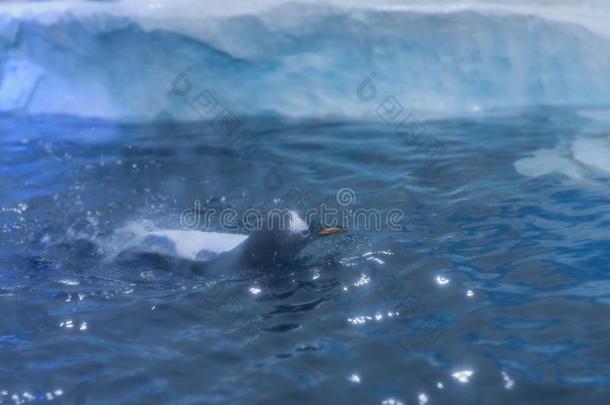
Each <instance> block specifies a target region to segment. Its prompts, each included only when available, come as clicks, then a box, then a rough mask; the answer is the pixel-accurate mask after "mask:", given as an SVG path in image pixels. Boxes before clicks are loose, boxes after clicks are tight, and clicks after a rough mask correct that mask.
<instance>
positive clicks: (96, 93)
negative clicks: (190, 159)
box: [0, 2, 610, 122]
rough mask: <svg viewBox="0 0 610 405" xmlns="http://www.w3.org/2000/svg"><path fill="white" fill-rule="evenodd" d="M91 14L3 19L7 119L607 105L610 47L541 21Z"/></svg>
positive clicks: (410, 12)
mask: <svg viewBox="0 0 610 405" xmlns="http://www.w3.org/2000/svg"><path fill="white" fill-rule="evenodd" d="M43 3H46V2H43ZM96 3H97V2H96ZM103 3H105V2H103ZM110 4H115V2H110ZM127 4H129V3H127ZM41 7H43V6H41ZM44 7H47V6H44ZM95 7H96V8H95V9H94V11H95V12H90V13H76V12H73V11H71V10H70V9H68V8H67V9H62V8H61V7H56V8H55V9H53V11H50V9H48V7H47V8H44V12H42V11H41V12H39V13H16V12H14V8H10V7H9V8H6V9H5V12H4V13H2V18H0V71H1V72H2V77H1V79H0V110H1V111H3V112H20V113H25V114H32V115H36V114H65V115H73V116H80V117H94V118H102V119H109V120H116V121H128V122H148V121H154V120H166V119H171V120H180V121H192V120H201V119H212V118H214V117H217V116H219V115H222V114H224V115H225V116H229V117H233V116H241V115H247V116H254V115H258V116H260V115H279V116H285V117H313V116H318V117H319V116H349V117H364V116H366V114H367V113H370V111H371V110H374V109H375V108H377V106H379V105H380V104H382V103H383V102H384V101H385V100H387V99H388V98H392V99H393V100H396V102H397V103H399V108H404V109H409V110H412V111H423V112H432V113H438V114H450V115H451V114H455V115H463V114H472V113H478V112H481V111H487V110H494V109H504V108H521V107H529V106H540V105H548V106H565V105H587V106H591V105H593V106H595V105H600V106H603V105H608V104H610V40H609V39H608V37H607V36H606V35H604V34H603V33H601V32H598V31H595V30H592V29H590V28H589V27H586V26H584V25H582V24H578V23H576V22H573V21H562V20H561V19H557V18H545V17H544V16H542V15H533V14H524V13H517V12H511V11H510V10H504V9H502V10H492V11H489V10H485V9H477V8H471V9H463V8H456V9H448V10H447V9H445V10H443V11H434V10H432V11H431V10H424V9H418V8H405V9H402V8H389V9H388V8H382V9H379V8H364V7H347V6H344V5H343V3H340V4H339V3H337V4H334V5H299V6H295V5H292V6H290V7H285V6H281V5H280V6H274V7H270V8H266V9H264V10H257V11H255V12H254V11H252V12H241V13H234V14H231V15H210V16H206V17H205V18H203V19H198V20H196V21H197V22H196V23H195V22H194V21H191V20H184V19H182V20H181V19H173V20H171V21H168V20H165V21H163V23H160V22H158V21H157V22H155V20H154V19H151V18H148V19H144V18H140V17H136V16H134V15H129V13H125V14H123V15H117V14H116V13H115V14H112V13H107V12H104V10H109V8H108V7H109V6H99V5H95ZM104 7H106V8H104ZM212 14H213V13H212ZM297 17H298V18H297ZM189 21H190V22H189Z"/></svg>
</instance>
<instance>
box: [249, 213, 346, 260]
mask: <svg viewBox="0 0 610 405" xmlns="http://www.w3.org/2000/svg"><path fill="white" fill-rule="evenodd" d="M312 222H313V221H312ZM343 232H346V229H345V228H341V227H320V226H318V225H316V224H314V223H309V224H308V223H307V222H306V221H305V220H304V219H303V218H302V217H301V216H300V215H299V214H298V213H297V212H296V211H293V210H290V211H283V212H282V214H281V215H268V218H267V222H266V224H265V226H263V229H261V230H259V231H257V232H255V233H254V234H253V235H251V236H250V237H249V238H248V241H247V248H246V255H247V256H248V258H249V262H250V263H251V264H253V265H264V266H277V265H282V264H287V263H290V262H291V261H293V260H294V258H295V257H296V256H297V255H298V254H299V253H300V252H301V251H302V250H303V249H304V248H305V247H306V246H307V245H308V244H309V243H311V242H313V241H314V240H316V239H318V238H323V237H328V236H331V235H336V234H339V233H343Z"/></svg>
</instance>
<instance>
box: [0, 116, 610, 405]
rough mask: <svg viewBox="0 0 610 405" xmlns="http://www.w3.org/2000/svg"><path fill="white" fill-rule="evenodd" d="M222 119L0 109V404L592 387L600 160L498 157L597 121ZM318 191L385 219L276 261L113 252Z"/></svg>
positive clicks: (608, 192) (602, 355) (603, 330)
mask: <svg viewBox="0 0 610 405" xmlns="http://www.w3.org/2000/svg"><path fill="white" fill-rule="evenodd" d="M245 125H246V126H247V128H249V129H250V131H251V134H252V136H253V138H252V140H251V141H249V142H237V143H231V141H230V140H229V139H227V137H226V136H225V135H226V134H224V135H223V134H221V133H219V132H218V131H215V130H214V128H213V126H211V125H210V124H209V123H201V124H184V125H178V124H158V125H148V126H130V125H114V124H111V123H108V122H103V121H91V120H78V119H72V118H66V117H63V118H62V117H46V118H37V119H36V118H20V117H4V118H2V119H1V120H0V126H1V128H2V138H1V140H0V152H1V153H0V162H1V163H0V171H1V177H0V179H1V183H0V185H1V186H2V187H0V207H3V208H2V209H1V212H0V218H1V222H0V227H1V228H0V231H1V233H0V237H1V240H2V243H1V246H2V247H1V249H0V311H1V313H2V317H0V401H3V402H4V403H13V402H20V401H28V400H29V399H31V398H36V399H38V400H40V401H56V402H66V403H88V404H90V403H108V402H120V403H167V402H169V403H270V402H272V401H273V402H277V403H295V402H296V403H311V402H314V401H316V402H319V403H346V402H348V401H351V402H353V403H382V401H386V402H384V403H387V404H391V403H399V402H398V401H400V402H402V403H408V404H413V403H425V402H426V401H427V402H428V403H430V404H437V403H507V404H509V403H549V404H551V403H552V404H557V403H574V402H576V401H584V403H604V402H606V401H607V399H608V398H610V367H609V366H608V363H609V362H608V360H610V352H609V351H608V343H609V342H608V340H609V338H610V329H609V327H608V316H607V306H608V304H610V293H609V292H608V291H609V289H608V285H609V279H608V274H609V271H610V260H609V259H610V253H609V252H610V249H609V248H610V234H609V232H608V225H609V224H610V215H609V214H608V212H607V207H608V204H610V188H609V183H608V179H607V178H605V177H603V176H600V175H595V176H588V177H587V178H586V179H584V180H582V179H581V180H571V179H569V178H567V177H565V176H562V175H559V174H552V173H551V174H548V175H544V176H540V177H527V176H523V175H521V174H520V173H518V172H517V171H516V170H515V165H514V163H515V162H516V161H518V160H519V159H522V158H523V157H525V156H527V155H528V154H529V153H531V152H534V151H536V150H539V149H543V148H554V147H555V145H557V144H558V143H560V142H562V141H566V139H567V140H569V139H572V138H575V137H578V136H583V134H586V135H587V136H591V135H595V134H604V133H607V132H605V131H607V130H608V128H607V126H606V125H605V124H603V122H602V121H594V120H592V119H586V118H583V117H582V116H579V115H577V114H576V112H575V111H573V110H534V111H526V112H519V113H517V112H515V113H514V114H511V115H503V116H495V117H493V116H490V117H485V118H476V119H475V118H472V119H453V120H437V121H430V122H425V123H423V124H422V125H423V126H424V127H425V134H426V136H433V137H434V138H433V139H434V140H435V141H437V143H436V145H437V146H439V145H440V146H439V147H437V148H436V149H430V148H428V147H423V146H422V144H421V143H418V142H409V141H408V140H407V141H406V140H405V139H403V138H401V137H400V136H398V135H397V134H396V133H394V132H393V126H392V125H389V124H386V123H384V122H383V121H381V120H377V121H375V120H373V121H372V122H367V123H357V122H339V121H338V122H329V121H280V120H254V119H252V120H247V121H246V122H245ZM427 139H430V138H427ZM341 189H348V190H350V191H351V192H353V194H352V197H354V198H355V199H354V200H351V201H350V202H351V204H347V205H340V204H339V203H338V201H337V191H338V190H341ZM322 203H325V204H328V206H329V207H336V208H342V209H343V208H346V207H347V208H348V209H349V208H351V209H358V208H366V209H375V210H379V212H380V213H382V214H387V213H388V212H389V211H390V210H392V209H400V210H402V211H404V212H405V214H406V217H405V218H404V219H403V220H402V221H401V222H400V225H401V230H393V229H388V227H387V226H383V227H382V229H380V230H375V229H369V230H367V229H360V228H358V227H356V228H353V229H350V232H348V233H347V234H343V235H341V236H336V237H333V238H332V241H330V240H331V239H325V240H324V242H322V243H317V244H315V245H314V246H311V247H310V248H309V249H308V250H307V252H305V254H304V256H303V257H301V258H300V260H299V261H298V262H297V263H295V265H294V266H292V267H291V268H289V269H284V270H282V271H277V270H276V271H269V270H265V269H259V270H258V271H252V272H246V273H244V272H243V271H238V270H236V271H235V272H228V274H207V273H201V272H194V271H192V270H193V269H192V266H191V265H190V264H188V263H185V262H181V261H179V260H171V259H168V260H165V261H159V260H151V259H150V258H148V259H147V258H146V257H144V256H143V257H141V259H133V258H132V259H130V260H123V259H120V257H117V253H118V252H119V251H120V250H121V248H122V247H123V246H125V243H127V242H128V241H126V240H125V239H124V235H123V234H122V233H121V232H122V231H121V230H124V229H126V228H129V227H134V226H156V227H163V228H180V227H181V218H183V219H184V213H195V212H201V211H205V210H206V209H210V208H216V209H223V208H234V209H236V210H237V211H239V212H243V211H244V210H246V209H247V208H252V207H255V208H261V209H265V208H269V207H290V208H298V209H305V208H311V207H315V206H319V205H320V204H322ZM197 206H200V207H201V208H200V209H199V211H194V210H195V207H197ZM189 210H190V211H189ZM122 235H123V236H122ZM328 241H330V242H328ZM3 391H5V392H3ZM392 401H394V402H392Z"/></svg>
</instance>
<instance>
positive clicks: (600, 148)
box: [572, 136, 610, 173]
mask: <svg viewBox="0 0 610 405" xmlns="http://www.w3.org/2000/svg"><path fill="white" fill-rule="evenodd" d="M572 153H573V155H574V158H575V159H576V160H577V161H579V162H581V163H582V164H584V165H586V166H588V167H590V168H592V169H595V170H601V171H604V172H606V173H610V137H608V136H605V137H595V138H593V137H580V138H577V139H576V140H575V141H574V143H572Z"/></svg>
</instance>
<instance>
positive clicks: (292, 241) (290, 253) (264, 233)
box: [130, 211, 347, 268]
mask: <svg viewBox="0 0 610 405" xmlns="http://www.w3.org/2000/svg"><path fill="white" fill-rule="evenodd" d="M287 218H288V221H287V224H283V223H282V218H280V217H276V216H274V217H273V218H271V219H270V220H268V221H267V223H266V224H265V226H262V227H259V228H260V229H258V230H256V231H255V232H253V233H252V234H250V235H245V234H234V233H222V232H204V231H196V230H176V229H153V230H148V231H146V232H143V233H142V234H140V235H137V236H135V238H134V240H133V241H132V242H131V243H130V246H131V248H133V247H134V246H137V250H139V251H141V252H148V253H154V254H160V255H163V256H172V257H175V258H179V259H185V260H189V261H193V262H198V263H201V264H202V265H204V266H205V267H206V268H219V267H224V268H270V267H281V266H284V265H288V264H290V263H291V262H293V261H294V259H295V258H296V256H297V255H298V254H299V253H300V252H301V251H302V250H303V249H304V248H305V247H306V246H307V245H308V244H310V243H311V242H313V241H314V240H316V239H318V238H323V237H328V236H332V235H337V234H340V233H344V232H346V231H347V229H345V228H342V227H336V226H335V227H315V226H313V225H308V224H307V223H306V222H305V221H304V220H303V219H302V218H301V217H300V216H299V215H298V213H297V212H296V211H288V215H287Z"/></svg>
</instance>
